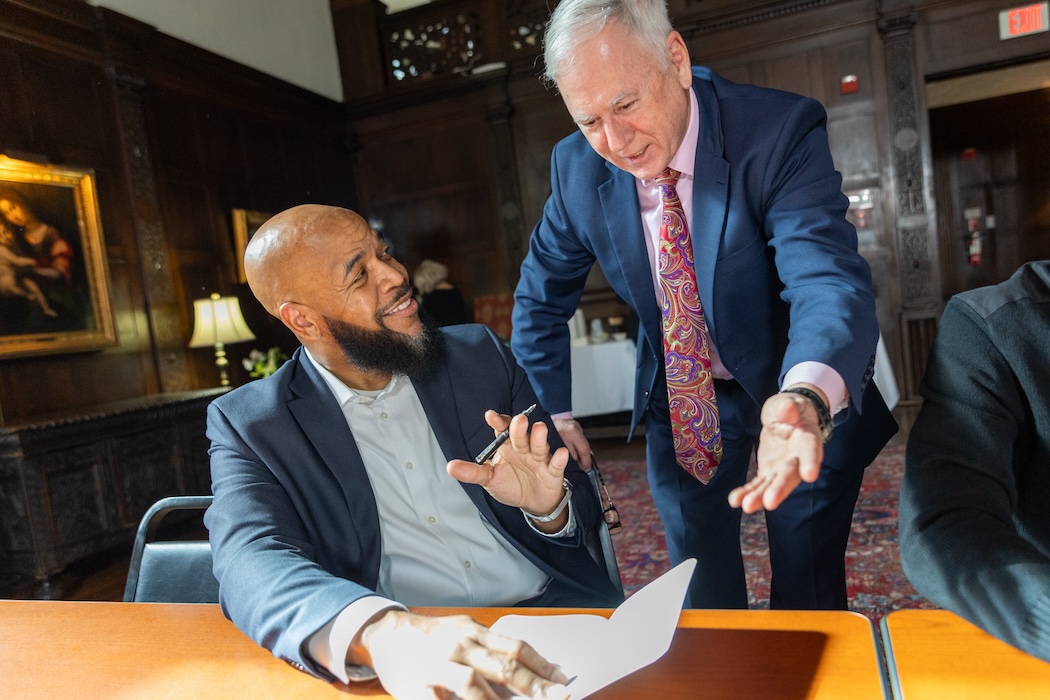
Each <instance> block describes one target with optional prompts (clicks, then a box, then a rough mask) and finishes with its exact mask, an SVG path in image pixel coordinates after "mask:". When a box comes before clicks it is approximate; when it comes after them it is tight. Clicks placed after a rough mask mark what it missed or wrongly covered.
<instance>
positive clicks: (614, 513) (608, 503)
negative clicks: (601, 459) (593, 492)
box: [591, 454, 623, 535]
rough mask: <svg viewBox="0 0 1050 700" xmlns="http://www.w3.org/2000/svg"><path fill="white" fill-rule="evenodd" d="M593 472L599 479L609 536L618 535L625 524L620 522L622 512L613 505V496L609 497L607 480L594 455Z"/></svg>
mask: <svg viewBox="0 0 1050 700" xmlns="http://www.w3.org/2000/svg"><path fill="white" fill-rule="evenodd" d="M591 470H592V471H593V472H594V475H595V476H596V477H598V498H599V500H600V501H601V506H602V518H603V519H604V520H605V524H606V526H607V527H608V528H609V534H610V535H618V534H620V533H621V532H623V523H621V522H620V511H618V510H616V504H615V503H613V499H612V496H610V495H609V488H608V487H607V486H606V485H605V479H603V478H602V473H601V471H599V470H598V460H597V459H595V457H594V455H593V454H592V455H591Z"/></svg>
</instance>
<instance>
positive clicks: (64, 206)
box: [0, 155, 117, 359]
mask: <svg viewBox="0 0 1050 700" xmlns="http://www.w3.org/2000/svg"><path fill="white" fill-rule="evenodd" d="M116 343H117V332H116V326H115V324H114V321H113V311H112V309H111V307H110V297H109V273H108V269H107V266H106V248H105V244H104V242H103V238H102V223H101V218H100V216H99V208H98V192H97V189H96V186H95V175H94V171H92V170H90V169H83V168H75V167H70V166H62V165H48V164H40V163H33V162H28V161H22V160H16V159H14V158H9V157H7V156H3V155H0V359H3V358H8V357H21V356H26V355H49V354H58V353H69V352H80V351H85V350H97V349H99V348H103V347H106V346H110V345H116Z"/></svg>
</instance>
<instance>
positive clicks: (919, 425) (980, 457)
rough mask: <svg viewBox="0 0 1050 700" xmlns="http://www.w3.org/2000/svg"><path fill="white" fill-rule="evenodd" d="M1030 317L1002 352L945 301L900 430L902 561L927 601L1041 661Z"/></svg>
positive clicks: (1041, 449) (1034, 347)
mask: <svg viewBox="0 0 1050 700" xmlns="http://www.w3.org/2000/svg"><path fill="white" fill-rule="evenodd" d="M1028 320H1029V323H1028V324H1026V323H1023V322H1022V323H1020V324H1018V323H1016V322H1015V323H1013V324H1011V325H1010V326H1009V327H1008V328H1006V329H1005V330H1006V333H1007V334H1008V335H1009V336H1010V337H1012V338H1013V339H1014V340H1013V341H1011V342H1018V341H1017V339H1018V338H1022V339H1027V340H1021V341H1020V346H1021V347H1022V348H1026V350H1023V351H1022V353H1021V354H1015V353H1013V352H1010V354H1009V355H1008V356H1004V354H1003V344H1002V343H1001V342H999V341H998V340H997V339H996V337H995V334H994V333H990V331H989V325H988V323H987V322H986V319H985V318H982V317H981V315H980V314H978V313H977V312H975V310H974V309H973V308H972V307H971V306H969V305H967V304H965V303H963V302H961V301H959V300H958V299H957V298H956V299H952V300H951V301H950V302H949V304H948V306H947V308H946V309H945V312H944V316H943V318H942V320H941V325H940V329H939V331H938V335H937V338H936V341H935V343H934V347H933V350H932V352H931V355H930V358H929V362H928V365H927V371H926V376H925V378H924V379H923V383H922V386H921V392H922V395H923V398H924V403H923V407H922V409H921V411H920V414H919V416H918V418H917V419H916V422H915V425H914V427H913V428H912V432H911V436H910V439H909V442H908V452H907V467H906V470H905V474H904V480H903V482H902V485H901V499H900V538H901V539H900V542H901V562H902V564H903V566H904V571H905V573H906V574H907V576H908V578H909V579H910V580H911V582H912V583H913V584H914V585H915V587H916V589H917V590H918V591H919V592H920V593H922V594H923V595H925V596H926V597H928V598H929V599H930V600H932V601H933V602H934V603H937V604H938V605H940V606H942V607H944V608H947V609H949V610H952V611H954V612H956V613H957V614H959V615H961V616H962V617H964V618H966V619H967V620H969V621H971V622H973V623H974V624H976V625H978V626H979V627H981V628H983V629H984V630H986V631H987V632H989V633H990V634H992V635H994V636H996V637H998V638H1000V639H1002V640H1004V641H1006V642H1008V643H1010V644H1012V645H1014V646H1016V647H1018V648H1020V649H1022V650H1024V651H1026V652H1028V653H1029V654H1032V655H1034V656H1037V657H1039V658H1041V659H1044V660H1046V661H1050V555H1048V551H1047V543H1048V542H1047V540H1048V538H1047V534H1048V529H1050V528H1048V524H1050V521H1048V516H1047V515H1046V513H1047V512H1048V511H1047V509H1046V503H1045V497H1046V494H1047V486H1048V476H1047V474H1048V471H1050V466H1048V465H1050V455H1048V451H1047V440H1048V439H1050V433H1048V432H1045V431H1046V428H1047V427H1048V426H1047V425H1046V421H1047V417H1048V412H1050V407H1048V403H1047V402H1048V400H1047V397H1046V394H1045V384H1044V382H1045V376H1046V375H1045V371H1046V366H1047V361H1048V353H1047V351H1046V347H1047V333H1046V330H1045V329H1046V328H1047V327H1048V326H1047V325H1046V323H1047V318H1045V315H1044V317H1043V318H1042V319H1041V321H1040V323H1041V324H1042V325H1041V329H1042V330H1040V329H1039V327H1038V326H1036V324H1034V323H1031V322H1032V321H1033V319H1028ZM1026 326H1028V327H1027V328H1026ZM1033 327H1035V330H1033ZM1000 330H1003V328H1000ZM1033 335H1034V338H1033ZM1000 337H1001V336H1000ZM1033 371H1034V372H1035V373H1036V374H1039V376H1041V377H1042V379H1040V380H1036V381H1034V382H1032V383H1028V382H1027V381H1026V379H1025V377H1026V376H1028V377H1029V378H1031V376H1032V374H1033ZM1040 385H1042V388H1040ZM1039 421H1042V432H1043V434H1042V435H1040V432H1041V431H1040V430H1039V429H1038V426H1039ZM1040 538H1041V541H1040Z"/></svg>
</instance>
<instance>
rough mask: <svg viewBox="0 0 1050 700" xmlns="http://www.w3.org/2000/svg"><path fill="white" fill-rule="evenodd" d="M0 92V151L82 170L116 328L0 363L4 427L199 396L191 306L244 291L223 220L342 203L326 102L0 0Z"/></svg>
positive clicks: (201, 367) (207, 377)
mask: <svg viewBox="0 0 1050 700" xmlns="http://www.w3.org/2000/svg"><path fill="white" fill-rule="evenodd" d="M0 82H2V84H3V86H4V88H3V90H0V149H2V150H3V151H4V152H5V153H7V154H9V155H12V156H15V157H17V155H18V154H29V155H31V156H32V157H33V158H37V159H43V160H46V161H50V162H52V163H59V164H68V165H76V166H80V167H88V168H92V169H93V170H94V171H95V173H96V179H97V185H98V193H99V204H100V211H101V216H102V224H103V233H104V236H105V238H106V253H107V257H108V258H109V271H110V277H111V279H110V285H111V287H112V290H113V291H112V295H111V296H112V299H111V302H112V305H113V312H114V315H115V316H116V320H117V327H118V329H119V331H120V335H119V345H118V346H117V347H115V348H112V349H109V350H106V351H105V352H95V353H82V354H77V355H58V356H52V357H38V358H24V359H8V360H4V361H2V362H0V404H2V405H3V410H2V413H0V416H2V419H0V420H2V421H6V422H7V423H9V424H10V423H16V422H24V421H27V420H31V419H33V418H35V417H38V416H43V415H56V414H62V413H63V412H75V411H76V410H77V409H78V408H79V407H83V406H87V405H94V404H97V403H99V402H106V401H114V400H122V399H129V398H133V397H136V396H142V395H148V394H152V393H156V392H158V391H164V390H169V391H170V390H177V388H178V387H184V388H187V389H191V388H196V387H204V386H213V385H214V384H215V382H216V381H217V379H216V376H217V375H216V374H215V372H216V370H215V367H214V358H213V357H210V356H209V352H207V351H193V352H190V351H188V350H187V349H186V347H185V346H186V343H187V342H188V339H189V335H190V332H191V330H192V329H191V328H190V325H191V323H192V321H191V318H192V313H191V308H192V301H193V299H194V298H196V297H198V296H201V295H203V294H206V293H210V292H213V291H215V292H220V293H237V294H242V293H245V290H243V289H242V288H241V285H239V284H238V283H237V279H236V265H235V263H234V257H233V256H234V252H233V242H232V234H231V228H230V226H231V224H230V215H231V210H232V209H233V208H234V207H241V208H249V209H256V210H263V211H272V212H275V213H276V212H277V211H280V210H282V209H284V208H287V207H289V206H292V205H294V204H299V203H302V202H306V201H312V202H325V203H332V204H340V205H344V206H352V205H353V204H354V202H355V195H354V186H353V178H352V167H351V159H350V154H349V152H348V150H347V148H346V146H345V143H344V142H345V138H344V134H345V131H346V127H345V123H344V111H343V108H342V106H341V105H339V104H336V103H334V102H332V101H331V100H328V99H326V98H323V97H320V96H317V95H315V94H313V93H310V92H308V91H306V90H303V89H302V88H298V87H295V86H292V85H289V84H287V83H285V82H283V81H281V80H278V79H276V78H273V77H271V76H268V75H264V74H262V73H260V72H258V71H254V70H252V69H249V68H246V67H244V66H241V65H239V64H236V63H234V62H233V61H229V60H228V59H225V58H222V57H219V56H216V55H214V54H211V53H209V52H207V51H204V50H202V49H199V48H196V47H193V46H190V45H189V44H186V43H184V42H182V41H179V40H177V39H174V38H172V37H168V36H166V35H163V34H161V33H159V32H157V31H156V30H155V29H154V28H152V27H150V26H148V25H146V24H143V23H141V22H138V21H136V20H133V19H130V18H128V17H124V16H123V15H120V14H119V13H116V12H113V11H111V10H107V9H102V8H95V7H92V6H90V5H87V4H86V3H83V2H80V1H79V0H35V1H34V2H33V3H25V2H19V1H16V0H0ZM264 330H265V331H266V332H265V333H263V334H262V335H260V343H267V342H269V343H271V344H276V343H277V341H278V340H279V342H280V343H283V344H284V346H285V347H286V349H287V351H289V352H290V351H291V350H292V349H293V348H294V340H293V341H289V339H288V336H286V335H281V334H280V333H274V332H273V329H272V327H265V328H264ZM261 347H269V345H262V346H261ZM248 349H250V348H248ZM245 352H247V349H246V350H245ZM235 378H236V379H243V377H240V376H239V375H237V376H236V377H235Z"/></svg>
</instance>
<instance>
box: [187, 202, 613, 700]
mask: <svg viewBox="0 0 1050 700" xmlns="http://www.w3.org/2000/svg"><path fill="white" fill-rule="evenodd" d="M244 262H245V272H246V274H247V277H248V284H249V285H250V287H251V289H252V292H253V293H254V294H255V296H256V297H257V298H258V299H259V301H260V302H261V303H262V305H263V306H264V307H265V308H266V310H267V311H268V312H269V313H271V314H273V315H274V316H276V317H277V318H279V319H281V321H282V322H283V323H284V324H285V325H286V326H287V327H288V328H289V329H291V331H292V332H293V333H294V334H295V336H296V337H297V338H298V339H299V341H300V342H301V343H302V347H301V348H299V349H298V350H297V351H296V352H295V353H294V355H293V357H292V359H291V360H289V361H288V362H286V363H285V364H284V365H283V366H282V367H281V369H280V370H278V371H277V372H276V373H275V374H274V375H273V376H272V377H270V378H267V379H262V380H259V381H254V382H251V383H249V384H247V385H245V386H243V387H240V388H239V389H236V390H234V391H232V392H230V393H229V394H226V395H224V396H222V397H220V398H219V399H216V400H215V401H214V402H213V403H212V404H211V406H210V407H209V409H208V437H209V439H210V440H211V442H212V446H211V451H210V453H211V466H212V490H213V492H214V495H215V500H214V503H213V505H212V506H211V508H209V510H208V512H207V515H206V518H205V522H206V524H207V526H208V528H209V531H210V538H211V543H212V548H213V553H214V561H215V564H214V570H215V576H216V578H217V579H218V580H219V584H220V589H219V591H220V592H219V597H220V603H221V605H222V608H223V611H224V613H225V614H226V615H227V617H229V618H230V619H231V620H232V621H233V622H234V624H236V625H237V626H238V627H239V628H240V629H242V630H243V631H244V632H245V633H246V634H247V635H248V636H250V637H251V638H252V639H254V640H256V642H258V643H259V644H260V645H262V646H264V647H266V648H267V649H269V650H271V651H272V652H273V654H274V655H275V656H277V657H279V658H282V659H285V660H286V661H288V662H289V663H291V664H292V665H293V666H295V667H296V668H299V669H300V670H302V671H305V672H307V673H310V674H313V675H315V676H318V677H320V678H324V679H326V680H340V681H343V682H353V681H356V680H361V679H369V678H375V677H376V676H378V678H379V680H380V681H381V682H382V683H383V685H384V687H385V689H386V690H387V692H389V693H390V694H392V695H394V696H396V697H417V696H420V695H421V694H422V695H423V696H426V697H430V696H437V697H441V696H443V695H446V694H454V695H456V696H459V697H485V698H496V697H500V695H499V694H500V693H503V694H505V693H506V692H508V691H509V692H511V693H514V694H518V695H522V696H526V697H537V698H540V697H544V698H546V697H552V698H553V697H565V696H566V695H567V691H566V689H565V687H564V686H563V685H562V683H565V682H566V678H565V677H564V675H563V674H562V673H561V671H560V670H559V669H558V668H557V667H556V666H554V665H553V664H551V663H550V662H548V661H547V660H545V659H543V658H542V657H540V656H539V655H538V654H537V653H536V652H535V651H534V650H532V649H531V648H530V647H529V646H528V645H526V644H524V643H522V642H520V641H517V640H512V639H508V638H505V637H502V636H500V635H497V634H494V633H492V632H490V631H489V630H488V629H487V628H485V627H483V626H481V625H478V624H477V623H475V622H473V621H472V620H470V619H469V618H466V617H446V618H433V617H424V616H420V615H416V614H413V613H411V612H409V611H408V610H407V608H406V606H457V607H484V606H508V605H536V606H547V607H550V606H554V607H558V606H571V607H577V606H584V607H613V606H615V605H617V604H619V602H621V601H622V600H623V596H622V592H621V591H620V590H618V588H617V587H615V586H614V585H613V584H612V583H611V582H610V581H609V579H608V577H607V576H606V574H605V573H604V568H603V567H602V566H600V565H599V564H598V563H597V562H596V561H595V560H594V559H593V558H592V557H591V556H590V554H589V553H588V550H587V548H586V545H585V541H586V537H587V534H588V533H589V532H591V531H593V530H594V529H596V528H598V527H601V526H602V521H601V517H600V516H601V513H600V506H599V504H598V503H597V502H596V498H595V497H594V492H593V490H591V489H590V488H589V487H588V483H587V479H586V475H585V474H584V473H583V472H582V471H581V470H580V469H579V468H578V467H577V465H576V464H575V463H574V462H573V461H571V460H570V459H569V457H568V453H567V450H566V449H565V448H564V447H563V446H562V445H561V442H560V440H559V439H558V436H557V433H556V432H555V431H554V430H553V429H552V427H553V426H552V425H551V423H550V418H549V416H548V415H547V413H546V412H544V411H543V410H542V408H539V407H537V409H536V411H535V412H533V413H532V415H531V420H532V421H534V422H533V424H532V425H531V426H530V425H529V421H530V418H526V417H525V416H520V415H518V414H520V413H521V412H522V411H523V410H524V409H525V408H527V407H528V406H530V405H531V404H534V403H536V397H535V394H534V393H533V390H532V387H531V386H530V385H529V382H528V379H527V378H526V377H525V374H524V372H523V371H522V370H521V369H520V368H519V367H518V366H517V364H516V363H515V361H514V358H513V356H512V355H511V354H510V352H509V351H508V350H507V349H506V348H505V347H504V345H503V344H502V343H501V342H500V341H499V340H498V339H497V338H496V337H495V336H494V335H493V334H492V333H491V331H489V330H488V329H487V328H485V327H483V326H478V325H467V326H456V327H451V328H446V329H441V330H436V329H434V328H433V327H431V325H430V324H429V323H428V322H427V320H426V319H425V318H422V317H421V315H420V311H419V308H418V306H417V304H416V302H415V301H414V299H413V296H412V287H411V285H410V284H409V282H408V274H407V272H406V270H405V268H404V267H403V266H402V265H401V264H400V263H399V262H397V260H395V259H394V258H393V256H392V255H391V252H390V249H389V247H388V246H387V244H386V242H385V241H384V240H383V239H382V237H381V236H380V235H379V234H378V233H377V232H376V231H374V230H372V229H371V228H370V227H369V226H368V224H367V223H366V222H365V221H364V220H363V219H362V218H361V217H360V216H358V215H357V214H355V213H354V212H351V211H349V210H346V209H339V208H335V207H327V206H320V205H303V206H298V207H295V208H293V209H289V210H288V211H285V212H282V213H280V214H278V215H277V216H275V217H273V218H272V219H270V220H269V221H268V222H266V223H265V224H264V225H263V226H262V227H261V228H260V229H259V231H258V232H257V233H256V235H255V236H254V237H253V238H252V240H251V243H250V244H249V245H248V248H247V250H246V251H245V260H244ZM511 416H513V419H512V418H511ZM508 426H509V428H510V439H509V440H508V442H507V443H505V444H504V445H503V446H502V447H501V448H500V449H499V450H498V451H497V452H496V454H495V455H493V457H491V458H490V459H489V460H487V461H486V462H485V463H484V464H482V465H477V464H475V463H474V462H473V459H472V458H473V456H474V455H477V454H479V453H480V452H482V451H483V450H484V448H485V447H486V446H487V445H488V443H489V442H491V440H492V438H493V435H494V434H495V433H498V432H500V431H502V430H503V429H504V428H507V427H508ZM549 443H551V444H549ZM552 447H553V448H554V449H553V453H552V451H551V450H552Z"/></svg>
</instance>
